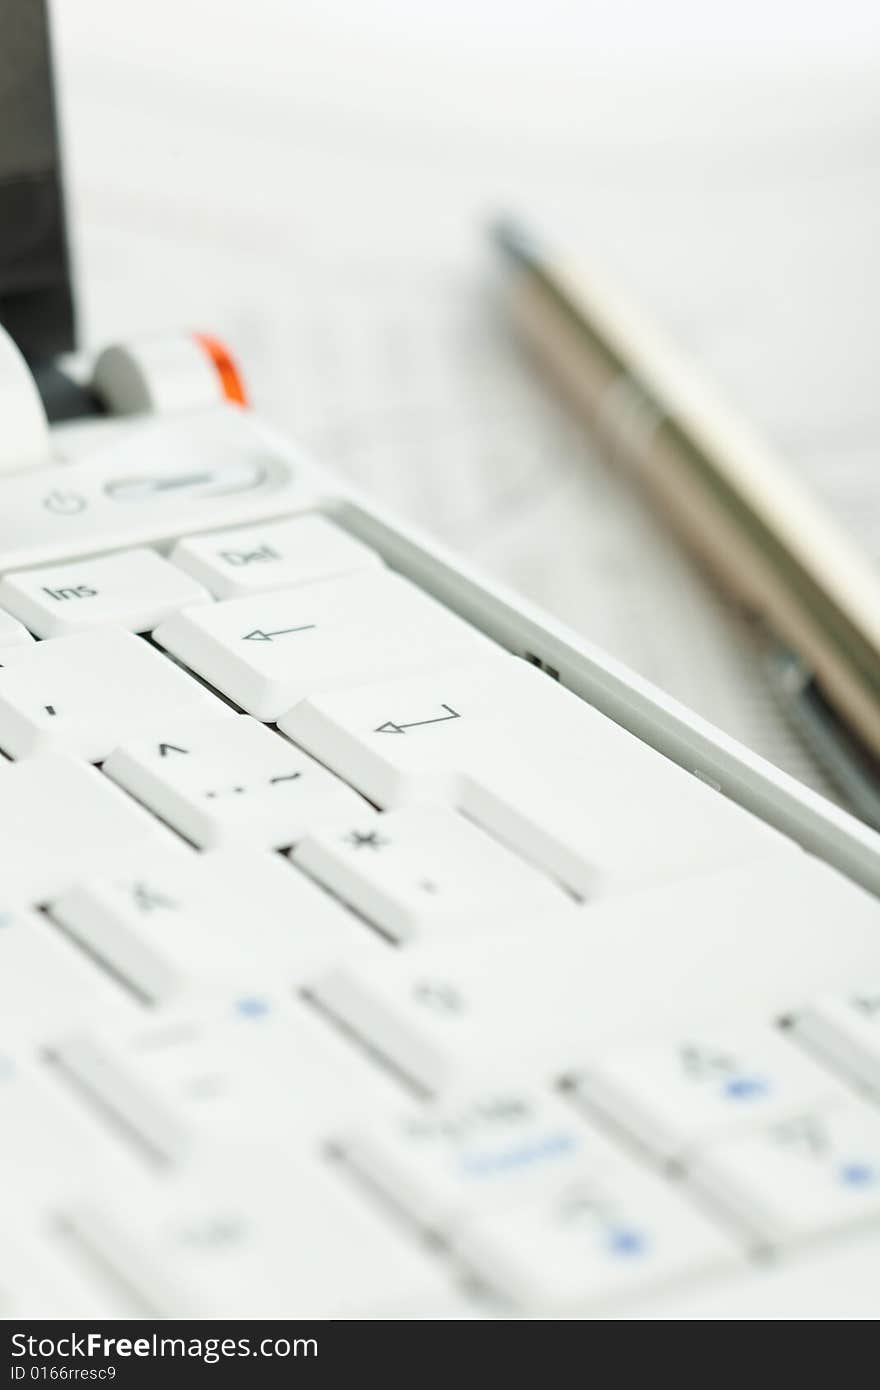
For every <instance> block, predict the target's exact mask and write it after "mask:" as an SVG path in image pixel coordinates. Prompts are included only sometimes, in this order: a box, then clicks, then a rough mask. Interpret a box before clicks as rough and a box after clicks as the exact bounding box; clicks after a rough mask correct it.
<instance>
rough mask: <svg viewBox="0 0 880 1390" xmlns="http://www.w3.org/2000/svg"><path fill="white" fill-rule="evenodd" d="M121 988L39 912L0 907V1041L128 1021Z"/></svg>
mask: <svg viewBox="0 0 880 1390" xmlns="http://www.w3.org/2000/svg"><path fill="white" fill-rule="evenodd" d="M134 1008H135V1006H134V1004H133V1003H132V1001H131V999H130V997H129V996H128V995H127V994H126V993H125V991H124V990H122V989H120V988H119V986H118V985H117V984H116V983H115V982H113V981H111V980H110V979H109V978H108V977H107V976H106V974H105V973H104V972H103V971H102V970H100V969H99V968H98V967H97V966H95V965H94V964H93V963H92V962H90V961H86V960H84V959H83V957H82V955H81V954H80V953H79V952H78V951H77V950H76V949H75V948H74V947H73V946H71V945H70V944H69V943H68V942H67V941H65V940H64V937H63V936H62V934H61V933H60V932H59V931H57V930H56V929H55V928H54V927H52V926H51V925H50V923H49V922H48V921H47V920H46V919H45V917H44V916H43V915H42V914H41V913H39V912H30V911H27V910H25V909H18V910H16V909H8V908H7V909H2V908H0V1043H2V1040H3V1039H5V1040H6V1041H7V1042H9V1041H16V1042H21V1041H24V1040H28V1041H32V1042H33V1043H35V1044H37V1045H39V1044H41V1043H45V1042H47V1041H49V1040H50V1039H51V1038H52V1037H54V1036H56V1035H57V1033H58V1032H59V1030H66V1029H68V1028H72V1027H74V1026H76V1025H77V1024H82V1023H85V1022H86V1021H87V1020H89V1019H94V1018H104V1019H106V1020H107V1022H108V1024H110V1023H112V1022H113V1020H114V1019H115V1020H117V1021H118V1022H119V1023H122V1022H124V1021H125V1019H126V1018H128V1019H130V1018H131V1015H132V1013H133V1011H134Z"/></svg>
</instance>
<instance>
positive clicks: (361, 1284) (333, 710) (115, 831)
mask: <svg viewBox="0 0 880 1390" xmlns="http://www.w3.org/2000/svg"><path fill="white" fill-rule="evenodd" d="M34 639H40V640H34ZM0 750H2V753H3V754H5V755H6V759H7V761H5V762H4V763H3V764H2V766H0V846H2V868H3V874H2V903H0V1018H2V1022H0V1133H2V1142H0V1171H2V1173H3V1174H4V1177H5V1181H4V1182H3V1184H2V1187H0V1313H2V1314H3V1315H4V1316H6V1317H11V1316H24V1315H28V1314H30V1315H33V1314H37V1315H39V1316H87V1315H96V1314H99V1313H105V1314H108V1315H114V1314H116V1315H120V1316H122V1315H126V1314H138V1313H144V1314H157V1315H168V1316H173V1315H178V1316H187V1315H191V1316H218V1317H222V1316H225V1315H239V1316H258V1315H263V1316H309V1315H314V1316H355V1317H361V1316H376V1317H382V1316H398V1315H413V1316H432V1315H436V1316H459V1317H462V1316H484V1315H489V1316H492V1315H499V1316H506V1315H509V1314H510V1313H515V1312H525V1313H529V1314H535V1313H538V1314H549V1315H552V1314H557V1313H559V1314H572V1313H575V1314H596V1315H599V1316H603V1315H606V1314H614V1315H621V1314H626V1312H627V1311H628V1310H630V1309H633V1308H636V1309H641V1308H643V1307H644V1306H646V1305H645V1304H644V1302H643V1301H640V1300H644V1299H645V1298H650V1297H652V1296H656V1297H657V1298H660V1299H662V1298H663V1297H666V1298H669V1297H671V1296H672V1294H673V1292H674V1291H681V1290H684V1291H686V1290H687V1289H688V1288H690V1287H694V1288H697V1287H699V1288H701V1289H702V1288H704V1287H705V1286H706V1284H707V1282H710V1283H711V1282H712V1281H717V1283H718V1285H719V1287H720V1288H722V1289H723V1287H724V1285H725V1281H727V1282H728V1284H730V1285H731V1287H732V1286H733V1284H734V1283H735V1282H736V1281H740V1282H742V1281H743V1280H748V1279H753V1280H757V1281H759V1280H760V1279H761V1278H762V1277H765V1275H764V1273H763V1271H764V1270H765V1268H766V1266H767V1262H768V1261H770V1262H772V1263H774V1265H778V1266H781V1267H782V1268H785V1267H786V1264H791V1265H792V1267H794V1266H796V1265H797V1264H798V1262H800V1261H803V1260H808V1259H817V1258H821V1256H822V1251H823V1249H824V1248H825V1244H826V1243H827V1242H828V1241H832V1242H837V1241H839V1240H840V1239H841V1238H843V1237H846V1236H847V1235H851V1236H855V1235H856V1234H857V1233H860V1232H862V1233H863V1232H864V1230H865V1229H868V1228H870V1227H871V1226H872V1224H875V1225H878V1226H880V1104H878V1098H880V994H877V993H872V992H871V989H872V985H871V981H873V982H874V985H875V986H876V988H880V936H878V919H880V912H878V907H877V904H876V902H875V900H873V899H872V898H871V897H869V896H868V895H867V894H866V893H864V892H862V891H861V890H860V889H858V888H856V887H855V886H853V885H852V884H850V883H849V882H848V881H846V880H845V879H843V878H842V877H840V876H839V875H838V874H836V873H835V872H834V871H832V870H831V869H829V868H827V867H825V866H824V865H822V864H820V863H819V862H818V861H816V860H814V859H812V858H810V857H809V856H807V855H806V854H804V853H803V852H802V851H801V850H800V849H799V848H798V847H797V846H795V845H794V844H793V843H791V842H790V841H788V840H786V839H784V838H783V837H782V836H781V835H779V834H777V833H776V832H775V831H773V830H772V829H770V828H769V827H768V826H766V825H765V824H764V823H762V822H760V821H758V820H757V819H755V818H754V817H752V816H751V815H749V814H748V813H747V812H746V811H744V810H742V809H741V808H739V807H738V806H736V805H734V804H733V803H732V802H730V801H728V800H726V799H725V798H724V797H722V796H721V795H719V794H718V793H717V792H715V791H714V790H712V789H711V788H710V787H708V786H706V785H704V784H703V783H702V782H700V781H698V780H697V779H696V778H694V777H692V776H689V775H688V774H687V773H686V772H684V771H683V770H682V769H680V768H678V767H677V766H675V765H673V764H672V763H671V762H669V761H667V760H666V759H664V758H663V757H662V756H660V755H659V754H658V753H656V752H654V751H653V750H652V749H650V748H649V747H647V746H646V745H645V744H642V743H641V742H639V741H638V740H637V739H636V738H635V737H633V736H632V735H630V734H629V733H627V732H626V731H625V730H623V729H622V728H621V727H620V726H618V725H616V724H614V723H613V722H611V721H610V720H609V719H607V718H606V717H605V716H603V715H601V714H599V713H598V712H597V711H595V710H594V709H592V708H590V707H589V706H588V705H586V704H584V703H583V702H582V701H581V700H580V699H578V698H576V697H575V696H574V695H573V694H572V693H571V692H569V691H566V690H565V689H564V688H563V687H562V686H561V685H560V684H559V683H558V682H556V681H554V680H553V679H552V678H551V677H550V676H548V674H547V673H546V672H544V671H541V670H539V669H537V668H536V667H535V666H534V665H531V664H529V663H528V662H527V661H525V660H523V659H522V656H517V655H514V654H512V653H510V652H508V651H506V650H504V649H502V648H501V647H500V646H498V645H496V644H495V643H494V642H492V641H491V640H490V639H489V638H488V637H486V636H485V635H484V634H482V633H481V632H479V631H477V630H476V629H475V628H473V627H471V626H470V625H469V624H467V623H466V622H465V621H463V620H462V619H461V618H460V617H458V616H457V615H456V614H455V613H453V612H451V611H450V610H449V609H448V608H445V607H444V606H443V605H442V604H440V603H439V602H437V601H436V600H435V599H433V598H432V597H431V596H430V595H429V594H427V593H426V592H424V591H423V590H422V589H420V588H418V587H417V586H416V585H415V584H413V583H411V582H410V581H409V580H408V579H407V578H405V577H404V576H403V575H401V574H397V573H393V572H392V571H391V570H390V569H388V568H387V567H386V566H385V565H384V564H383V563H382V561H381V559H380V557H379V556H378V555H377V554H376V553H375V552H374V551H373V550H371V549H370V548H369V547H368V546H367V545H365V544H364V543H363V542H362V541H360V540H359V539H357V538H356V537H354V536H352V535H349V534H348V533H347V532H346V531H345V530H343V529H342V528H341V527H340V526H338V525H337V524H336V523H335V522H334V521H333V520H331V519H330V518H328V517H326V516H323V515H318V514H317V513H314V514H310V515H303V516H298V517H293V518H290V519H287V520H283V521H273V522H270V523H266V524H265V525H259V524H249V525H247V526H242V527H240V528H229V529H226V530H223V531H215V532H213V533H210V534H200V535H192V536H190V535H181V536H180V537H179V538H177V539H176V540H175V541H174V542H173V543H172V544H171V545H170V546H166V547H164V548H163V552H162V553H160V552H159V551H158V550H154V549H152V548H149V547H143V546H138V547H136V548H133V549H130V550H127V551H118V552H116V553H113V554H111V555H104V556H97V557H94V556H91V557H90V556H86V557H85V558H82V557H71V559H70V562H69V563H52V564H51V565H46V566H41V567H38V568H31V569H28V570H26V571H22V572H19V573H8V574H6V575H5V577H4V578H3V580H2V582H0ZM652 1306H653V1305H652Z"/></svg>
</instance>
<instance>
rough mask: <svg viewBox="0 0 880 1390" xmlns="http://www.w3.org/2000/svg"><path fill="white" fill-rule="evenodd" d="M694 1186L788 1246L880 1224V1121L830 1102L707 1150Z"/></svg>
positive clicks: (859, 1107)
mask: <svg viewBox="0 0 880 1390" xmlns="http://www.w3.org/2000/svg"><path fill="white" fill-rule="evenodd" d="M693 1176H694V1178H695V1180H696V1181H697V1182H698V1183H699V1184H700V1185H702V1186H704V1187H706V1188H707V1189H709V1190H710V1191H711V1192H712V1193H713V1194H714V1195H715V1196H716V1197H717V1198H719V1199H720V1200H722V1201H724V1202H726V1203H727V1204H728V1206H730V1207H732V1208H734V1209H735V1210H736V1212H737V1213H738V1214H739V1215H740V1216H741V1217H742V1219H743V1220H744V1221H745V1222H746V1224H747V1225H749V1226H750V1227H751V1228H752V1229H754V1230H756V1231H757V1232H758V1233H759V1235H761V1236H762V1237H764V1238H765V1239H766V1240H769V1241H770V1242H772V1243H784V1242H786V1241H789V1240H796V1239H798V1238H801V1237H807V1236H811V1235H816V1234H819V1233H821V1232H824V1231H828V1230H834V1229H835V1228H837V1227H842V1226H847V1225H850V1224H852V1223H863V1222H865V1221H867V1220H869V1219H871V1218H877V1217H878V1216H880V1115H878V1114H877V1112H876V1110H875V1109H873V1108H872V1107H869V1106H867V1105H864V1104H862V1103H861V1102H859V1101H841V1102H832V1103H830V1104H828V1105H824V1106H815V1107H812V1108H810V1109H808V1110H804V1111H802V1112H800V1113H799V1114H797V1115H794V1116H792V1117H791V1118H790V1119H787V1120H781V1121H779V1122H777V1123H776V1124H771V1125H766V1126H764V1127H762V1128H761V1129H757V1130H749V1131H746V1132H744V1133H742V1134H740V1135H736V1136H734V1137H731V1138H730V1139H728V1140H725V1141H719V1143H717V1144H716V1145H713V1146H712V1147H711V1148H709V1149H708V1150H707V1151H706V1152H705V1153H704V1154H703V1155H702V1156H701V1158H700V1159H699V1161H698V1162H697V1163H696V1164H695V1166H694V1169H693Z"/></svg>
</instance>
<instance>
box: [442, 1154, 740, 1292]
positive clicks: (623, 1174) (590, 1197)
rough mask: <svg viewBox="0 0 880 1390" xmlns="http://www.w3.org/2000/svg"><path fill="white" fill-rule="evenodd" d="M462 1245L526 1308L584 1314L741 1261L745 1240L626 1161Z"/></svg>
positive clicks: (550, 1191)
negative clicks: (737, 1242) (736, 1241)
mask: <svg viewBox="0 0 880 1390" xmlns="http://www.w3.org/2000/svg"><path fill="white" fill-rule="evenodd" d="M454 1245H455V1249H456V1250H457V1251H458V1252H459V1254H460V1255H462V1257H463V1258H464V1259H465V1260H466V1261H467V1262H468V1263H469V1264H470V1265H471V1266H472V1268H473V1269H474V1270H475V1271H476V1272H477V1273H478V1274H479V1275H480V1276H481V1278H482V1279H483V1280H485V1282H486V1283H487V1284H489V1285H490V1286H492V1287H494V1288H495V1289H497V1290H499V1291H500V1292H502V1293H504V1294H506V1295H507V1297H508V1298H510V1299H511V1300H512V1301H513V1302H514V1303H515V1304H517V1305H518V1306H520V1307H522V1308H523V1309H530V1310H534V1311H535V1312H537V1313H540V1311H541V1310H545V1311H546V1312H548V1313H551V1312H558V1313H566V1312H567V1313H577V1312H578V1311H580V1310H582V1309H583V1310H586V1309H588V1308H589V1306H590V1305H591V1304H593V1303H599V1304H603V1305H604V1303H605V1301H606V1300H612V1299H614V1298H621V1297H624V1296H627V1295H632V1294H635V1293H640V1292H643V1291H645V1292H646V1291H648V1290H652V1289H654V1288H656V1289H658V1290H663V1289H665V1288H666V1286H667V1285H670V1284H674V1283H675V1282H676V1281H678V1280H683V1279H688V1278H690V1279H694V1280H699V1281H702V1280H704V1279H705V1278H706V1277H707V1276H709V1275H714V1274H716V1273H717V1274H720V1273H722V1272H724V1271H725V1270H728V1269H730V1268H733V1267H735V1265H736V1261H737V1259H738V1252H737V1250H736V1247H735V1246H734V1245H733V1244H732V1243H731V1242H729V1241H728V1240H725V1239H724V1237H723V1236H722V1235H721V1233H720V1232H719V1231H717V1230H716V1229H715V1227H714V1226H712V1225H711V1224H710V1222H709V1221H708V1220H707V1219H706V1218H705V1217H704V1216H702V1215H701V1214H700V1212H699V1211H697V1210H696V1209H695V1208H693V1207H692V1206H691V1205H690V1204H689V1203H688V1202H687V1201H686V1200H685V1198H684V1197H683V1196H682V1194H681V1191H680V1189H679V1190H677V1189H676V1188H675V1187H673V1186H672V1185H671V1184H667V1183H664V1182H662V1181H661V1180H660V1179H658V1178H654V1177H652V1176H650V1175H647V1174H642V1173H639V1172H637V1171H635V1170H634V1169H632V1168H630V1167H629V1166H627V1165H621V1168H620V1170H619V1171H618V1172H612V1173H609V1174H607V1175H603V1176H601V1177H594V1176H593V1175H592V1174H589V1173H585V1174H584V1175H583V1176H580V1177H579V1176H577V1175H576V1174H575V1175H570V1174H568V1175H566V1176H560V1179H559V1181H558V1182H556V1183H555V1184H553V1185H551V1184H548V1187H547V1190H546V1191H545V1192H544V1193H542V1194H540V1195H537V1196H535V1197H533V1198H531V1199H530V1200H529V1201H526V1202H523V1203H522V1204H521V1205H519V1206H514V1207H505V1208H504V1209H503V1210H501V1211H493V1212H489V1213H487V1214H486V1215H485V1216H484V1217H483V1218H482V1219H478V1220H476V1221H475V1222H473V1224H471V1225H468V1226H467V1227H465V1228H464V1230H463V1231H462V1232H461V1233H460V1234H459V1235H458V1236H457V1237H456V1238H455V1241H454Z"/></svg>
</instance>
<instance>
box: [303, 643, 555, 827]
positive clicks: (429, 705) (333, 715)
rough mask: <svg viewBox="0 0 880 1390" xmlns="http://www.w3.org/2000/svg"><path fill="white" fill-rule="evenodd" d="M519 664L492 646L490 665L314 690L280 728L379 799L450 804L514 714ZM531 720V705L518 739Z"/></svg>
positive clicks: (474, 664) (382, 801)
mask: <svg viewBox="0 0 880 1390" xmlns="http://www.w3.org/2000/svg"><path fill="white" fill-rule="evenodd" d="M519 665H520V663H519V662H518V661H517V660H516V659H515V658H514V657H511V656H505V655H503V654H501V653H499V654H498V655H497V656H496V658H495V661H494V662H493V663H492V664H491V665H490V664H489V663H488V662H487V661H486V660H483V661H482V662H480V661H477V662H472V663H470V664H468V665H464V666H455V665H450V666H449V667H448V669H444V670H443V671H439V672H438V671H431V672H428V673H427V674H422V675H418V676H402V677H401V676H399V677H397V678H396V679H393V680H387V681H379V682H377V683H376V684H371V685H357V686H353V687H352V688H351V689H347V690H333V691H329V692H324V693H320V694H316V695H313V696H311V697H310V698H308V699H305V700H302V701H301V702H300V703H299V704H298V705H296V706H295V707H294V708H293V709H292V710H290V711H289V712H288V713H287V714H285V715H283V717H282V718H281V719H279V720H278V727H279V728H281V729H283V730H284V732H285V733H286V734H289V735H290V737H291V738H292V739H295V741H296V742H297V743H300V744H302V746H303V747H304V748H307V749H308V750H309V752H311V753H314V754H315V756H316V757H318V758H320V759H321V761H322V762H325V763H327V765H328V766H329V767H332V768H333V769H334V770H335V771H336V772H338V773H339V774H340V776H342V777H344V778H345V780H346V781H347V782H351V783H352V785H353V786H356V787H358V788H359V789H360V790H361V791H362V792H364V794H365V795H366V796H369V798H370V800H371V801H374V802H375V803H376V804H377V805H378V806H382V807H386V808H390V807H395V806H402V805H405V804H406V803H407V802H412V801H424V800H428V799H431V800H440V799H442V800H446V801H450V802H455V801H456V800H458V798H459V796H460V793H461V786H462V774H463V772H464V771H465V770H466V769H468V768H469V767H471V766H472V764H473V762H474V760H475V758H477V757H478V756H479V751H480V748H481V747H484V746H485V745H486V744H487V743H491V744H493V745H494V744H495V743H497V742H498V738H499V729H503V728H504V727H505V724H506V722H507V720H508V719H509V718H510V717H511V716H512V717H514V718H515V717H516V715H517V712H518V692H519V685H518V681H517V671H518V667H519ZM511 704H512V705H513V709H512V711H511V710H510V706H511ZM531 723H532V719H531V710H530V709H528V710H525V711H523V716H522V720H521V722H520V735H521V737H522V738H523V739H528V737H529V730H530V727H531ZM502 737H503V734H502Z"/></svg>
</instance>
